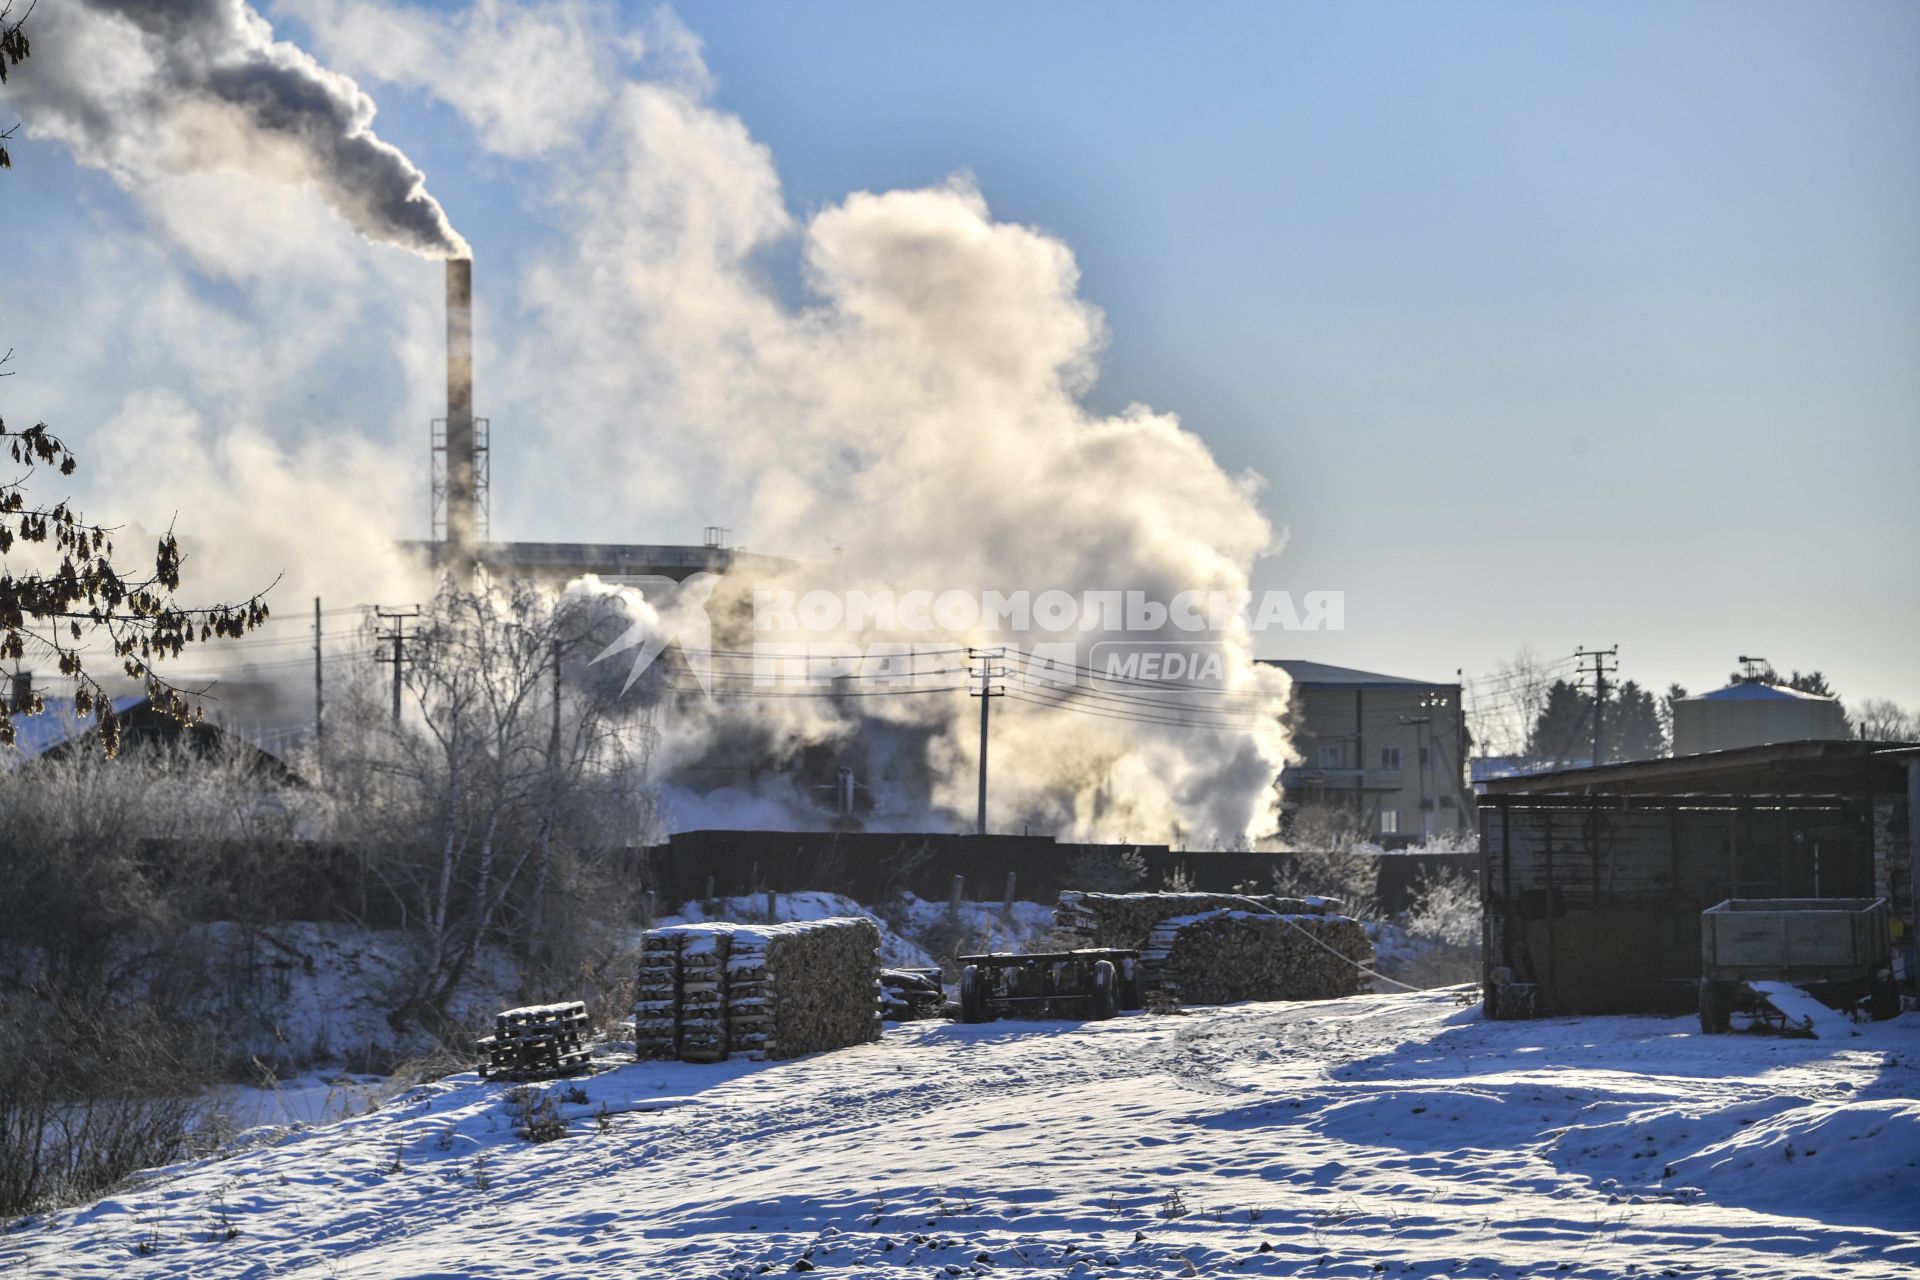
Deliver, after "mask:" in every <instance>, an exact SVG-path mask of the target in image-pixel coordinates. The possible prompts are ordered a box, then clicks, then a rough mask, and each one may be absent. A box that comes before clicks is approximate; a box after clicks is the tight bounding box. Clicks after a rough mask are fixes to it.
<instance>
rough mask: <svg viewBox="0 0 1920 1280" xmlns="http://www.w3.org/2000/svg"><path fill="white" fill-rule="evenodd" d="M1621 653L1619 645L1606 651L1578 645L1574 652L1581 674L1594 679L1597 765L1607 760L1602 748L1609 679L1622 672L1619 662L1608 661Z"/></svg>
mask: <svg viewBox="0 0 1920 1280" xmlns="http://www.w3.org/2000/svg"><path fill="white" fill-rule="evenodd" d="M1619 653H1620V646H1619V645H1617V644H1616V645H1612V646H1610V647H1608V648H1605V649H1588V648H1586V647H1585V646H1582V645H1576V646H1574V650H1573V656H1574V658H1575V659H1577V660H1578V661H1579V663H1580V674H1581V675H1583V676H1588V675H1590V676H1592V677H1593V762H1594V763H1595V764H1596V765H1597V764H1599V763H1600V762H1601V761H1602V760H1603V759H1604V758H1605V757H1603V756H1602V755H1601V754H1600V747H1601V744H1602V743H1603V742H1604V741H1605V737H1604V735H1603V733H1602V726H1603V725H1604V724H1605V722H1606V717H1607V677H1608V676H1609V675H1617V674H1618V673H1619V671H1620V663H1619V662H1618V661H1614V662H1611V663H1609V662H1608V659H1610V658H1614V659H1617V658H1618V656H1619ZM1588 658H1592V659H1593V670H1592V671H1588V670H1587V659H1588Z"/></svg>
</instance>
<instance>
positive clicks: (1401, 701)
mask: <svg viewBox="0 0 1920 1280" xmlns="http://www.w3.org/2000/svg"><path fill="white" fill-rule="evenodd" d="M1268 661H1269V662H1270V665H1272V666H1277V667H1279V668H1280V669H1281V670H1283V671H1285V672H1286V673H1287V675H1288V676H1289V677H1290V678H1291V679H1292V681H1293V692H1292V701H1291V705H1290V707H1289V710H1288V715H1287V720H1288V725H1289V727H1290V728H1291V729H1292V732H1293V744H1294V750H1295V752H1296V754H1297V757H1298V758H1297V759H1296V761H1295V762H1294V763H1293V764H1290V765H1288V766H1287V767H1286V769H1284V770H1283V771H1282V772H1281V775H1280V788H1281V792H1282V797H1283V802H1284V804H1285V806H1286V807H1287V808H1289V809H1294V808H1298V807H1299V806H1302V805H1329V806H1337V807H1340V808H1346V809H1351V810H1352V811H1354V812H1356V813H1358V814H1359V815H1360V816H1361V817H1362V819H1363V821H1364V823H1365V825H1366V827H1367V830H1368V831H1369V832H1370V833H1372V834H1373V835H1374V837H1375V838H1376V839H1377V840H1378V841H1379V842H1380V843H1382V844H1385V845H1389V846H1393V845H1400V844H1413V843H1417V842H1419V841H1422V840H1425V839H1427V838H1428V837H1430V836H1435V835H1450V834H1456V833H1460V832H1466V831H1470V830H1471V829H1472V826H1473V820H1474V818H1473V801H1472V792H1471V790H1470V788H1469V787H1468V786H1467V781H1466V755H1467V729H1466V720H1465V718H1464V717H1463V716H1462V714H1461V710H1460V685H1459V684H1458V682H1452V683H1448V682H1443V681H1433V680H1415V679H1410V678H1407V677H1405V676H1389V675H1381V674H1379V673H1378V672H1373V671H1356V670H1354V669H1353V668H1351V667H1335V666H1329V665H1328V664H1326V663H1324V662H1304V661H1298V660H1295V659H1288V658H1282V659H1277V660H1268Z"/></svg>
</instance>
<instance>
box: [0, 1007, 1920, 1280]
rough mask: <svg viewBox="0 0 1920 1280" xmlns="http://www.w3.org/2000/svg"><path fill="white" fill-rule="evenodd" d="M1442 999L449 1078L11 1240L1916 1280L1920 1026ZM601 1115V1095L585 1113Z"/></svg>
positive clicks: (177, 1265) (563, 1260)
mask: <svg viewBox="0 0 1920 1280" xmlns="http://www.w3.org/2000/svg"><path fill="white" fill-rule="evenodd" d="M1457 1000H1458V997H1457V996H1456V995H1454V994H1450V993H1427V994H1422V995H1410V996H1391V997H1363V998H1356V999H1350V1000H1342V1001H1330V1002H1323V1003H1312V1004H1278V1005H1245V1006H1237V1007H1233V1008H1226V1009H1215V1010H1205V1011H1198V1012H1193V1013H1190V1014H1186V1015H1180V1016H1171V1017H1169V1016H1152V1015H1146V1014H1134V1015H1128V1016H1125V1017H1123V1018H1120V1019H1118V1020H1115V1021H1113V1022H1108V1023H1102V1024H1090V1025H1086V1026H1081V1025H1076V1024H1073V1023H1066V1022H1055V1023H1034V1022H1026V1023H1020V1022H1002V1023H996V1024H992V1025H989V1026H983V1027H961V1026H956V1025H949V1024H946V1023H918V1024H909V1025H907V1026H903V1027H898V1028H889V1029H888V1031H887V1034H886V1037H885V1039H884V1041H883V1042H882V1043H880V1044H876V1045H870V1046H863V1047H860V1048H857V1049H849V1050H844V1051H841V1052H838V1053H832V1054H824V1055H820V1056H817V1057H813V1058H807V1059H803V1060H800V1061H796V1062H788V1063H771V1064H759V1063H744V1062H741V1063H728V1064H724V1065H720V1066H712V1067H696V1066H691V1065H683V1064H678V1063H673V1064H657V1063H640V1064H635V1063H632V1062H623V1061H621V1060H620V1059H619V1058H618V1057H614V1058H610V1059H608V1060H607V1061H606V1062H604V1063H603V1064H602V1069H601V1070H600V1071H599V1073H598V1074H596V1075H594V1076H592V1077H591V1078H586V1079H582V1080H579V1081H575V1082H558V1083H556V1084H554V1085H552V1086H536V1088H539V1089H548V1088H550V1089H551V1090H552V1091H553V1092H554V1093H556V1094H557V1095H559V1096H561V1097H563V1098H565V1097H569V1096H570V1097H572V1098H573V1099H575V1100H574V1101H569V1102H564V1103H563V1110H564V1112H565V1114H566V1116H567V1117H568V1118H569V1122H568V1124H567V1126H566V1136H565V1137H563V1138H560V1139H558V1140H555V1141H549V1142H543V1143H537V1144H536V1143H529V1142H526V1141H523V1140H522V1139H520V1138H519V1137H516V1136H515V1133H514V1127H515V1118H514V1108H513V1107H512V1106H511V1104H510V1103H509V1102H508V1100H507V1097H506V1094H507V1089H506V1087H505V1086H500V1085H490V1084H486V1083H483V1082H481V1081H479V1080H477V1079H476V1078H475V1077H473V1076H457V1077H453V1078H450V1079H447V1080H443V1081H440V1082H437V1083H435V1084H431V1085H427V1086H423V1087H421V1088H418V1089H416V1090H414V1091H412V1092H410V1093H408V1094H406V1095H403V1096H401V1097H398V1098H394V1099H392V1100H390V1101H389V1102H387V1103H386V1104H385V1105H384V1106H382V1107H381V1108H380V1109H379V1110H378V1111H377V1112H374V1113H372V1114H367V1115H360V1116H355V1117H352V1118H349V1119H346V1120H342V1121H339V1122H337V1123H334V1124H330V1125H325V1126H307V1127H302V1126H293V1127H282V1128H277V1129H264V1130H259V1131H256V1132H255V1133H253V1134H251V1135H249V1136H248V1137H246V1138H244V1139H242V1140H240V1141H239V1142H236V1143H235V1144H234V1147H233V1149H232V1151H231V1153H230V1154H228V1155H227V1156H226V1157H225V1158H223V1159H219V1160H211V1161H203V1162H199V1163H195V1164H191V1165H183V1166H180V1167H176V1168H172V1169H167V1170H162V1171H158V1172H156V1173H154V1174H152V1175H150V1176H149V1177H148V1178H147V1179H146V1180H145V1181H144V1182H143V1184H142V1185H140V1186H139V1187H137V1188H136V1189H131V1190H128V1191H126V1192H124V1193H123V1194H120V1195H117V1196H114V1197H112V1198H109V1199H106V1200H102V1201H100V1202H98V1203H96V1204H93V1205H90V1206H87V1207H85V1208H80V1209H74V1210H67V1211H63V1212H61V1213H60V1214H58V1215H57V1216H56V1217H54V1218H53V1219H52V1220H46V1219H34V1220H28V1221H26V1222H23V1223H16V1224H14V1225H13V1227H12V1229H11V1231H10V1232H9V1233H8V1234H7V1235H6V1236H4V1237H0V1274H5V1275H7V1276H9V1277H15V1276H18V1277H28V1276H33V1277H48V1278H52V1277H69V1276H81V1277H85V1276H115V1277H120V1276H129V1275H133V1276H146V1275H182V1276H186V1275H190V1276H196V1277H199V1276H248V1277H266V1276H277V1275H293V1274H298V1275H308V1276H349V1277H350V1276H365V1277H375V1276H382V1277H399V1276H446V1277H453V1276H474V1277H555V1278H558V1277H574V1276H623V1277H652V1276H751V1275H758V1274H786V1273H789V1272H793V1271H801V1272H805V1271H818V1272H822V1273H827V1274H832V1275H847V1276H856V1275H867V1276H896V1275H897V1276H903V1277H904V1276H942V1275H948V1276H960V1275H980V1276H1040V1275H1046V1276H1060V1275H1066V1276H1128V1277H1134V1276H1140V1277H1145V1276H1155V1277H1158V1276H1188V1275H1249V1276H1263V1275H1288V1276H1291V1275H1302V1276H1315V1277H1321V1276H1363V1277H1373V1276H1380V1275H1387V1276H1402V1275H1420V1276H1441V1275H1445V1276H1464V1275H1470V1276H1493V1275H1499V1276H1503V1277H1504V1276H1627V1275H1632V1276H1643V1277H1652V1276H1688V1277H1696V1276H1716V1277H1727V1278H1728V1280H1733V1278H1735V1277H1738V1278H1740V1280H1750V1278H1755V1277H1770V1276H1783V1277H1784V1276H1793V1277H1805V1276H1823V1277H1824V1276H1834V1277H1853V1276H1893V1275H1902V1274H1912V1269H1913V1268H1915V1267H1920V1101H1916V1096H1917V1095H1920V1015H1913V1014H1909V1015H1906V1016H1905V1017H1902V1018H1900V1019H1898V1020H1896V1021H1894V1022H1891V1023H1885V1024H1881V1025H1878V1026H1869V1027H1865V1028H1862V1029H1861V1034H1860V1035H1858V1036H1854V1037H1850V1038H1848V1039H1845V1040H1842V1041H1837V1042H1834V1041H1814V1040H1786V1039H1779V1038H1773V1037H1767V1036H1756V1035H1730V1036H1717V1037H1711V1038H1709V1037H1705V1036H1701V1035H1699V1034H1698V1033H1697V1030H1696V1027H1695V1024H1694V1022H1693V1020H1692V1019H1677V1018H1676V1019H1655V1018H1595V1019H1555V1020H1544V1021H1540V1022H1531V1023H1488V1022H1483V1021H1482V1020H1481V1019H1480V1017H1479V1013H1478V1010H1477V1008H1476V1007H1471V1006H1462V1005H1460V1004H1459V1003H1457ZM582 1099H583V1100H582Z"/></svg>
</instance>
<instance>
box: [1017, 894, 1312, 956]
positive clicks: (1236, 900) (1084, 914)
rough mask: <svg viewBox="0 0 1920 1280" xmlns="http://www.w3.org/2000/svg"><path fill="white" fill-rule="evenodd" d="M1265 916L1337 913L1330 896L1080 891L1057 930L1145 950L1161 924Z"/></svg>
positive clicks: (1095, 943) (1063, 900)
mask: <svg viewBox="0 0 1920 1280" xmlns="http://www.w3.org/2000/svg"><path fill="white" fill-rule="evenodd" d="M1223 908H1224V909H1227V910H1234V911H1251V912H1255V913H1261V914H1267V915H1336V914H1338V913H1339V911H1340V903H1339V902H1337V901H1335V900H1334V899H1332V898H1282V897H1278V896H1276V895H1274V894H1270V893H1245V894H1242V893H1082V892H1080V891H1078V890H1075V889H1069V890H1067V891H1066V892H1065V893H1062V894H1061V895H1060V901H1059V904H1058V905H1057V906H1055V907H1054V909H1053V923H1054V927H1055V928H1056V929H1057V930H1058V931H1060V932H1061V933H1063V934H1066V935H1067V936H1068V937H1070V938H1072V939H1073V941H1072V942H1071V943H1069V944H1068V945H1069V946H1071V947H1075V948H1089V947H1120V948H1125V949H1127V950H1133V951H1139V950H1143V949H1144V948H1145V947H1146V944H1147V935H1148V934H1150V933H1152V932H1153V928H1154V926H1155V925H1157V924H1159V923H1160V922H1161V921H1162V920H1170V919H1172V918H1173V917H1175V916H1193V915H1199V914H1200V913H1202V912H1205V911H1219V910H1221V909H1223Z"/></svg>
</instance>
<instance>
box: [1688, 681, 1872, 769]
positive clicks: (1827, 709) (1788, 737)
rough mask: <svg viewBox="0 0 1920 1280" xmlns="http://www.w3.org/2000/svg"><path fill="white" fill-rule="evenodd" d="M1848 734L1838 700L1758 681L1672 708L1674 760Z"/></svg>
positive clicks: (1839, 736)
mask: <svg viewBox="0 0 1920 1280" xmlns="http://www.w3.org/2000/svg"><path fill="white" fill-rule="evenodd" d="M1851 736H1852V735H1851V734H1849V733H1848V732H1847V717H1846V713H1845V712H1844V711H1842V710H1841V708H1840V699H1838V698H1823V697H1821V696H1820V695H1819V694H1816V693H1801V692H1800V691H1799V690H1798V689H1789V688H1787V687H1786V686H1785V685H1777V684H1768V683H1766V682H1765V681H1763V680H1752V679H1749V680H1741V681H1739V682H1737V683H1735V684H1730V685H1728V686H1727V687H1726V688H1724V689H1715V690H1714V691H1713V692H1712V693H1703V694H1700V695H1699V696H1698V697H1693V698H1681V699H1678V700H1677V701H1675V702H1674V704H1673V754H1675V755H1676V756H1690V755H1697V754H1699V753H1700V752H1702V751H1726V750H1729V749H1731V748H1734V747H1758V746H1761V745H1764V744H1765V743H1769V742H1806V741H1810V740H1821V741H1833V740H1835V739H1840V738H1848V737H1851Z"/></svg>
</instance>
